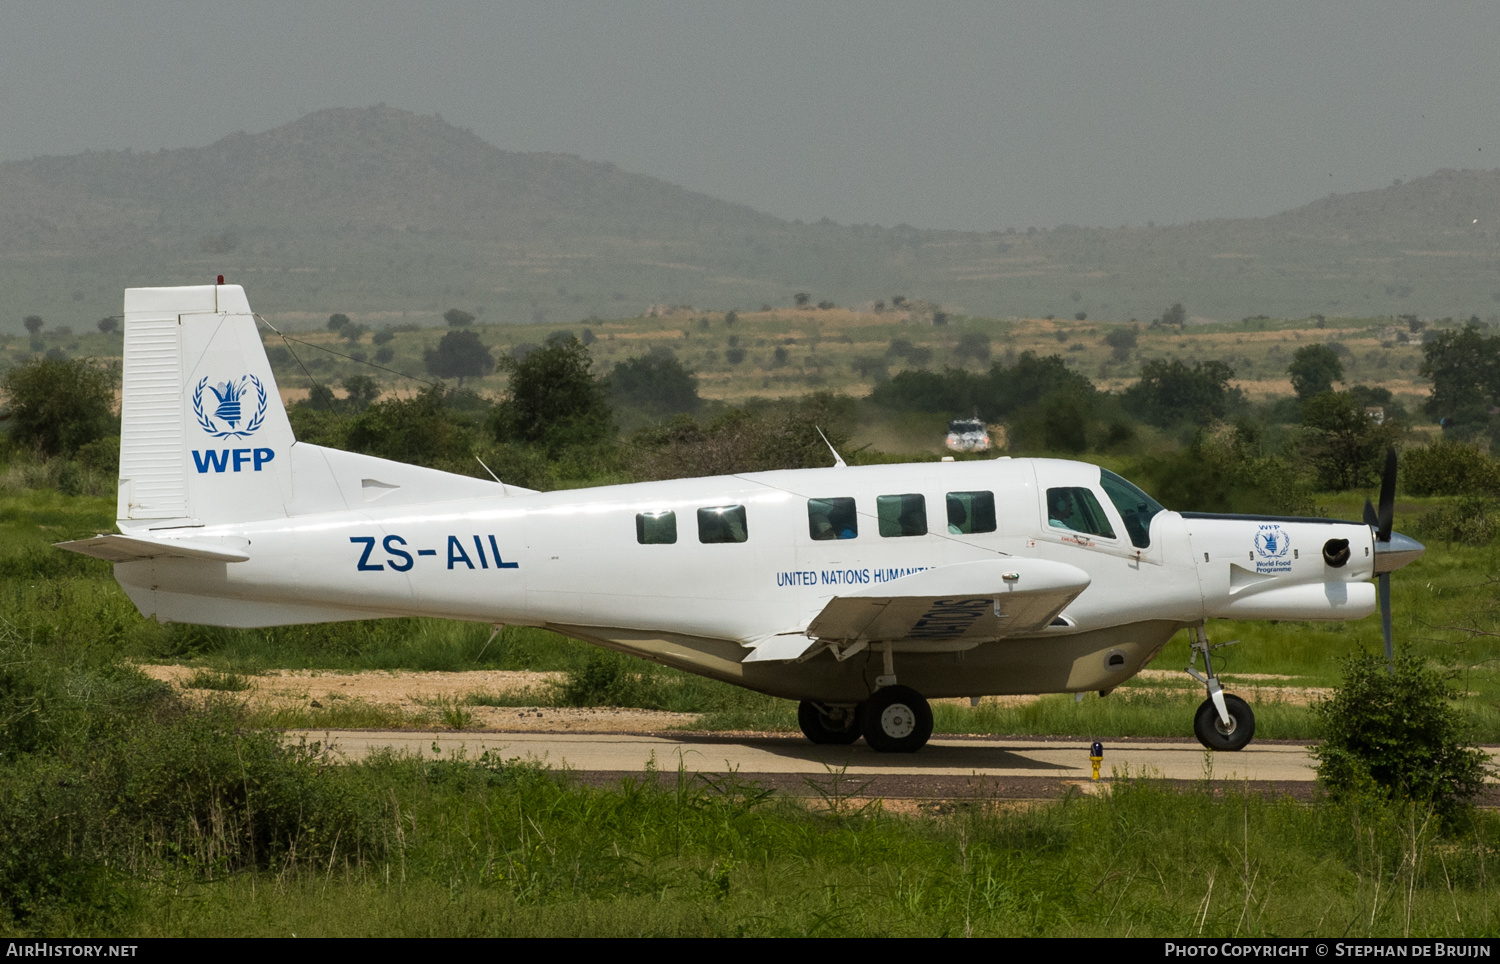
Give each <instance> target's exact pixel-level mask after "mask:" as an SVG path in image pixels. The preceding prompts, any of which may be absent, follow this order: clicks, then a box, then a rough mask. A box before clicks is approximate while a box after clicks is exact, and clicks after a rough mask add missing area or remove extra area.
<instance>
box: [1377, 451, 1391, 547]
mask: <svg viewBox="0 0 1500 964" xmlns="http://www.w3.org/2000/svg"><path fill="white" fill-rule="evenodd" d="M1395 520H1396V449H1395V447H1394V446H1393V447H1391V448H1388V449H1386V450H1385V474H1384V475H1383V476H1381V479H1380V529H1379V534H1378V535H1377V538H1378V539H1379V540H1380V541H1381V542H1390V541H1391V525H1392V524H1393V523H1394V522H1395Z"/></svg>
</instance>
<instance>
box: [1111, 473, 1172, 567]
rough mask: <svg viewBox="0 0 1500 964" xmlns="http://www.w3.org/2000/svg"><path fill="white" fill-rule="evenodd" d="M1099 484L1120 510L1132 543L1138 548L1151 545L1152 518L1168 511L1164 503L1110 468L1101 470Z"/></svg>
mask: <svg viewBox="0 0 1500 964" xmlns="http://www.w3.org/2000/svg"><path fill="white" fill-rule="evenodd" d="M1099 484H1100V485H1102V486H1104V494H1105V495H1107V496H1109V501H1111V502H1113V503H1114V504H1115V508H1116V509H1118V510H1119V511H1120V519H1121V520H1122V521H1123V522H1124V523H1125V531H1126V532H1128V533H1130V544H1131V545H1133V546H1135V547H1136V548H1137V549H1145V548H1146V547H1148V546H1150V545H1151V520H1152V519H1154V518H1155V517H1156V514H1157V513H1158V512H1165V511H1166V509H1165V508H1164V507H1163V506H1162V504H1161V503H1159V502H1157V501H1156V500H1155V499H1153V498H1151V496H1149V495H1147V494H1146V493H1144V492H1142V491H1141V490H1140V489H1138V488H1136V487H1135V486H1134V485H1133V484H1131V483H1130V482H1128V481H1126V480H1125V479H1122V478H1121V477H1120V476H1118V475H1115V474H1114V473H1113V472H1111V471H1110V470H1109V469H1100V470H1099Z"/></svg>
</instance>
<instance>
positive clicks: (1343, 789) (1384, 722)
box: [1312, 654, 1489, 816]
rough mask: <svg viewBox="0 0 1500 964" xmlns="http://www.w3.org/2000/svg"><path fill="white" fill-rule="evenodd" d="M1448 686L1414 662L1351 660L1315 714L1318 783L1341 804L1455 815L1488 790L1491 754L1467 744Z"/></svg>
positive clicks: (1410, 657) (1409, 658) (1364, 657)
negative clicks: (1360, 802)
mask: <svg viewBox="0 0 1500 964" xmlns="http://www.w3.org/2000/svg"><path fill="white" fill-rule="evenodd" d="M1452 697H1453V694H1452V693H1451V692H1450V690H1449V685H1448V682H1447V681H1446V680H1445V679H1444V678H1443V677H1442V676H1440V675H1439V674H1438V673H1436V672H1434V671H1433V670H1431V669H1428V668H1427V666H1426V665H1425V664H1424V663H1423V661H1422V660H1420V659H1419V658H1417V657H1416V656H1413V655H1411V654H1405V655H1402V656H1398V657H1396V661H1395V664H1394V666H1391V667H1389V668H1388V667H1387V665H1386V662H1385V660H1384V659H1383V658H1381V657H1377V656H1370V655H1361V656H1352V657H1350V658H1348V659H1347V660H1345V662H1344V682H1343V685H1342V686H1340V687H1339V688H1338V689H1336V690H1335V691H1334V694H1333V698H1332V699H1330V700H1327V701H1325V702H1323V703H1320V704H1318V705H1317V706H1315V707H1314V708H1313V712H1314V714H1315V715H1316V716H1317V719H1318V722H1319V723H1320V724H1321V726H1322V729H1323V741H1322V743H1320V744H1319V745H1318V746H1316V747H1314V748H1313V751H1312V752H1313V756H1314V757H1316V758H1317V760H1318V780H1319V782H1320V783H1322V784H1323V786H1324V788H1325V789H1326V790H1327V791H1328V792H1329V794H1330V795H1331V796H1333V797H1334V798H1335V799H1340V798H1348V797H1351V796H1358V795H1360V794H1362V793H1367V792H1371V791H1373V792H1375V793H1377V794H1380V795H1382V796H1386V797H1389V798H1394V799H1397V800H1405V801H1410V802H1413V803H1417V804H1419V805H1422V806H1429V805H1430V806H1432V807H1433V808H1434V809H1435V810H1436V811H1437V812H1438V813H1440V814H1444V815H1450V816H1451V815H1452V814H1453V813H1454V812H1455V811H1458V810H1461V809H1462V808H1463V807H1465V806H1467V805H1468V803H1469V801H1470V800H1472V799H1473V797H1474V796H1475V795H1476V794H1477V793H1479V791H1480V790H1481V789H1483V787H1484V778H1485V775H1486V771H1487V770H1488V769H1489V767H1488V756H1487V754H1486V753H1485V752H1484V751H1483V750H1481V749H1479V748H1478V747H1476V746H1473V745H1472V744H1470V743H1468V742H1467V741H1466V740H1465V738H1464V737H1465V734H1464V727H1463V724H1462V720H1461V719H1460V717H1459V715H1458V713H1457V711H1456V710H1454V708H1453V707H1452V705H1451V704H1450V702H1449V701H1450V700H1451V699H1452Z"/></svg>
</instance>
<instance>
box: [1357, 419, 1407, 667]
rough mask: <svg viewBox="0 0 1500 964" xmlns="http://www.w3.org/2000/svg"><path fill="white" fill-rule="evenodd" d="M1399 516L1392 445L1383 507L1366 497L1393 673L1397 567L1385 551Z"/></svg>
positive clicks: (1382, 622) (1382, 484)
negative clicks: (1393, 588)
mask: <svg viewBox="0 0 1500 964" xmlns="http://www.w3.org/2000/svg"><path fill="white" fill-rule="evenodd" d="M1395 517H1396V450H1395V448H1389V449H1386V452H1385V472H1384V473H1383V474H1382V475H1381V477H1380V508H1379V509H1376V508H1375V507H1374V506H1373V505H1371V504H1370V500H1369V499H1366V500H1365V524H1366V525H1368V526H1369V527H1370V528H1371V529H1374V530H1375V571H1376V572H1377V573H1379V574H1380V635H1381V636H1382V637H1383V638H1384V639H1385V661H1386V665H1387V666H1388V667H1390V669H1391V671H1392V672H1395V668H1396V650H1395V647H1394V645H1392V643H1391V570H1392V569H1395V568H1397V567H1396V566H1390V567H1389V568H1385V567H1382V566H1381V562H1382V561H1383V560H1382V559H1381V554H1382V552H1385V553H1388V554H1389V553H1390V550H1391V548H1392V546H1391V526H1392V524H1393V523H1394V522H1395ZM1401 538H1402V540H1403V541H1404V542H1413V540H1411V539H1407V538H1406V537H1405V536H1402V537H1401ZM1382 543H1383V544H1384V545H1382ZM1393 561H1394V560H1393ZM1403 564H1404V563H1403ZM1382 569H1384V571H1382Z"/></svg>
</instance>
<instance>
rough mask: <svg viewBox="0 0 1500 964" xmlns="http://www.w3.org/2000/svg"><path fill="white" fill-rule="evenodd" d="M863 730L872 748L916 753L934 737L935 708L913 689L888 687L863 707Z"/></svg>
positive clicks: (874, 695) (883, 750)
mask: <svg viewBox="0 0 1500 964" xmlns="http://www.w3.org/2000/svg"><path fill="white" fill-rule="evenodd" d="M859 728H860V730H861V731H863V733H864V735H865V742H866V743H868V744H870V747H871V749H875V750H879V751H880V752H881V753H915V752H917V751H918V750H920V749H922V747H924V746H926V745H927V740H928V738H929V737H931V736H932V707H931V706H929V705H927V700H926V699H924V698H923V697H922V694H921V693H918V692H917V691H916V690H914V689H912V688H911V687H909V686H887V687H885V688H884V689H879V690H876V691H875V692H874V694H873V695H871V697H870V698H869V699H868V700H866V701H865V702H864V703H863V704H862V705H861V706H860V720H859Z"/></svg>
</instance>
